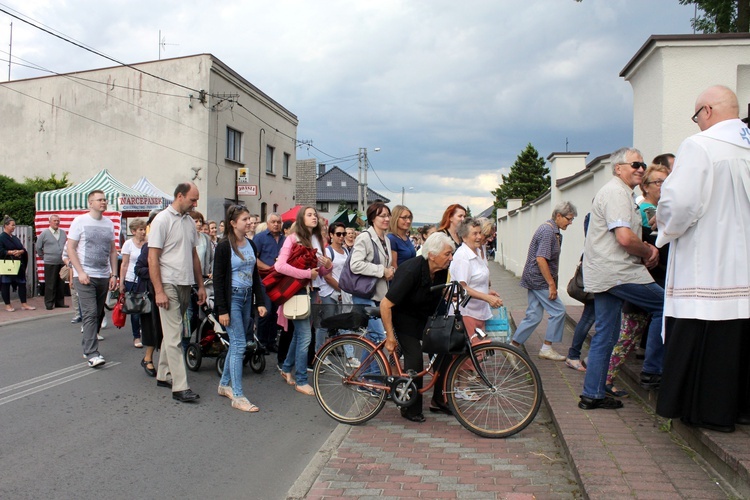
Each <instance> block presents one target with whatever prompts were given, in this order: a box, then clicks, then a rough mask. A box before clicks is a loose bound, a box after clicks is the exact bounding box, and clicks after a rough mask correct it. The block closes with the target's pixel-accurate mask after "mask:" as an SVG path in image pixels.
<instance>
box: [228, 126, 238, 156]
mask: <svg viewBox="0 0 750 500" xmlns="http://www.w3.org/2000/svg"><path fill="white" fill-rule="evenodd" d="M227 160H231V161H236V162H237V163H242V132H240V131H239V130H235V129H233V128H231V127H227Z"/></svg>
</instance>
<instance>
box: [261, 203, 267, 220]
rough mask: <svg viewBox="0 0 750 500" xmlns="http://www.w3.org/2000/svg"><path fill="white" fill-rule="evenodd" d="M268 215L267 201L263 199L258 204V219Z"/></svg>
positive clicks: (264, 218)
mask: <svg viewBox="0 0 750 500" xmlns="http://www.w3.org/2000/svg"><path fill="white" fill-rule="evenodd" d="M267 216H268V203H266V202H265V201H264V202H263V203H261V204H260V220H266V217H267Z"/></svg>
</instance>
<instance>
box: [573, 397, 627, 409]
mask: <svg viewBox="0 0 750 500" xmlns="http://www.w3.org/2000/svg"><path fill="white" fill-rule="evenodd" d="M578 408H580V409H582V410H596V409H597V408H601V409H602V410H616V409H618V408H622V401H619V400H617V399H614V398H610V397H606V398H602V399H593V398H587V397H586V396H581V400H580V401H579V402H578Z"/></svg>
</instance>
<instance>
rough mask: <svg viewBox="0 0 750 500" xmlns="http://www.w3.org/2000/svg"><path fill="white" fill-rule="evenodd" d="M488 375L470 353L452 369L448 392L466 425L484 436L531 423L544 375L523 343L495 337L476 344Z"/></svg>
mask: <svg viewBox="0 0 750 500" xmlns="http://www.w3.org/2000/svg"><path fill="white" fill-rule="evenodd" d="M473 351H474V355H475V356H476V357H477V360H478V361H479V366H480V367H481V369H482V371H483V372H484V375H485V376H486V377H487V380H489V381H490V383H491V384H492V385H491V386H490V387H487V384H485V383H484V381H483V380H482V378H481V377H479V375H478V374H477V373H476V371H475V369H474V365H473V363H472V362H471V357H470V356H469V354H468V353H467V354H462V355H461V356H459V357H458V358H456V359H455V360H454V361H453V363H452V364H451V367H450V369H449V371H448V378H447V380H448V383H447V385H446V391H445V394H446V398H447V399H448V405H449V406H450V408H451V410H453V414H454V415H455V416H456V419H458V421H459V422H461V425H463V426H464V427H466V428H467V429H469V430H470V431H471V432H473V433H475V434H478V435H480V436H483V437H489V438H503V437H508V436H512V435H513V434H516V433H517V432H520V431H521V430H523V429H524V428H525V427H526V426H527V425H529V424H530V423H531V422H532V420H534V417H536V414H537V412H538V411H539V405H540V404H541V402H542V379H541V378H540V377H539V372H538V371H537V369H536V366H534V363H532V362H531V360H530V359H529V358H528V356H526V354H524V353H523V351H521V350H520V349H518V348H517V347H514V346H511V345H508V344H503V343H500V342H498V341H493V342H492V343H491V344H486V345H482V346H478V347H475V348H473Z"/></svg>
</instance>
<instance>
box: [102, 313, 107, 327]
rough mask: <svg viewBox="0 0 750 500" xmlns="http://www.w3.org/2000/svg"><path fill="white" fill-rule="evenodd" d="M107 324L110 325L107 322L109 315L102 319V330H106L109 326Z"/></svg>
mask: <svg viewBox="0 0 750 500" xmlns="http://www.w3.org/2000/svg"><path fill="white" fill-rule="evenodd" d="M107 325H108V323H107V317H106V316H104V319H103V320H102V330H104V329H105V328H107Z"/></svg>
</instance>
